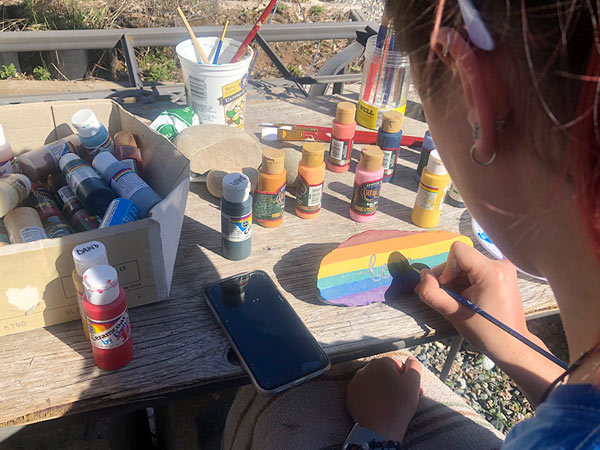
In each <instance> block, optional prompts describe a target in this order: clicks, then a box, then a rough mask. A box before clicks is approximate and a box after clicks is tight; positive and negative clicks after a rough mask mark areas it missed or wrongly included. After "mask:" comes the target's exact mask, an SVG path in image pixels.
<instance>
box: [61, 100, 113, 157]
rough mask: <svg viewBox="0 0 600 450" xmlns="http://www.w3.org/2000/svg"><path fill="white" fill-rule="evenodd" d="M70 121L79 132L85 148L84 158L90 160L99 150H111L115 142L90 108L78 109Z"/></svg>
mask: <svg viewBox="0 0 600 450" xmlns="http://www.w3.org/2000/svg"><path fill="white" fill-rule="evenodd" d="M71 123H72V124H73V126H74V127H75V129H76V130H77V133H78V134H79V140H80V141H81V144H82V145H83V147H84V149H85V153H86V156H85V159H87V160H88V161H91V160H92V159H93V158H94V157H95V156H96V155H97V154H98V153H100V152H104V151H107V152H112V151H113V150H114V149H115V143H114V142H113V140H112V138H111V137H110V135H109V134H108V131H107V130H106V127H105V126H104V125H102V124H101V123H100V122H99V121H98V119H97V118H96V115H95V114H94V112H93V111H92V110H91V109H80V110H79V111H77V112H76V113H75V114H73V116H72V117H71Z"/></svg>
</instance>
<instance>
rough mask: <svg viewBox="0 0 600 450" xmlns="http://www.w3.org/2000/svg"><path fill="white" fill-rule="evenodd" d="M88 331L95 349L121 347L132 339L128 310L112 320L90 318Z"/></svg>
mask: <svg viewBox="0 0 600 450" xmlns="http://www.w3.org/2000/svg"><path fill="white" fill-rule="evenodd" d="M88 330H89V332H90V341H91V342H92V345H93V346H94V347H97V348H101V349H103V350H110V349H111V348H117V347H120V346H121V345H123V344H124V343H125V342H127V340H128V339H129V338H131V327H130V324H129V315H128V314H127V310H126V309H125V310H124V311H123V312H122V313H121V314H120V315H119V316H117V317H115V318H114V319H110V320H95V319H91V318H90V317H88Z"/></svg>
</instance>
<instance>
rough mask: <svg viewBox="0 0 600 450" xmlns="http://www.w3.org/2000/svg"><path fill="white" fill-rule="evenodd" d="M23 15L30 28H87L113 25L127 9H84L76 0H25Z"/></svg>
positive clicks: (101, 27) (123, 6)
mask: <svg viewBox="0 0 600 450" xmlns="http://www.w3.org/2000/svg"><path fill="white" fill-rule="evenodd" d="M22 8H23V16H24V18H25V20H27V22H28V25H27V27H26V28H27V29H30V30H85V29H103V28H110V27H112V26H113V25H114V24H115V22H116V20H117V18H118V17H119V16H120V15H121V13H122V12H123V10H124V9H125V3H123V5H121V7H119V8H116V9H115V10H114V11H112V10H111V8H110V7H109V6H108V5H106V6H104V7H102V8H89V9H84V8H83V7H82V6H80V5H79V4H78V2H76V1H74V0H62V1H59V0H24V1H23V6H22Z"/></svg>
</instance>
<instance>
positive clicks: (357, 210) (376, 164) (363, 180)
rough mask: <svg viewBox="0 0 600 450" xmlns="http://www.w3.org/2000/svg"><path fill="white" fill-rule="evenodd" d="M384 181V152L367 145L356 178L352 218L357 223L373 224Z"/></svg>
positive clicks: (351, 209)
mask: <svg viewBox="0 0 600 450" xmlns="http://www.w3.org/2000/svg"><path fill="white" fill-rule="evenodd" d="M382 181H383V152H382V151H381V149H380V148H379V147H377V146H376V145H365V146H364V148H363V150H362V151H361V153H360V163H359V164H358V166H357V167H356V175H355V177H354V194H353V195H352V203H351V204H350V217H351V218H352V219H353V220H356V221H357V222H372V221H373V220H374V219H375V214H376V213H377V206H378V204H379V194H380V192H381V183H382Z"/></svg>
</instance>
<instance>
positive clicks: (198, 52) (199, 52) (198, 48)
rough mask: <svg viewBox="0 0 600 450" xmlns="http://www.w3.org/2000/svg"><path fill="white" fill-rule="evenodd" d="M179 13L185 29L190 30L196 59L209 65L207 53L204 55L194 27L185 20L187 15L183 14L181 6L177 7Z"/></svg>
mask: <svg viewBox="0 0 600 450" xmlns="http://www.w3.org/2000/svg"><path fill="white" fill-rule="evenodd" d="M177 12H178V13H179V15H180V16H181V20H183V24H184V25H185V27H186V28H187V30H188V33H189V34H190V38H191V39H192V43H193V44H194V48H195V49H196V59H201V60H202V62H203V63H205V64H207V63H208V58H207V57H206V53H204V50H202V46H201V45H200V42H198V39H197V38H196V35H195V34H194V30H192V27H191V26H190V24H189V22H188V21H187V19H186V18H185V14H183V11H182V10H181V8H180V7H179V6H178V7H177ZM198 56H200V58H198Z"/></svg>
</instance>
